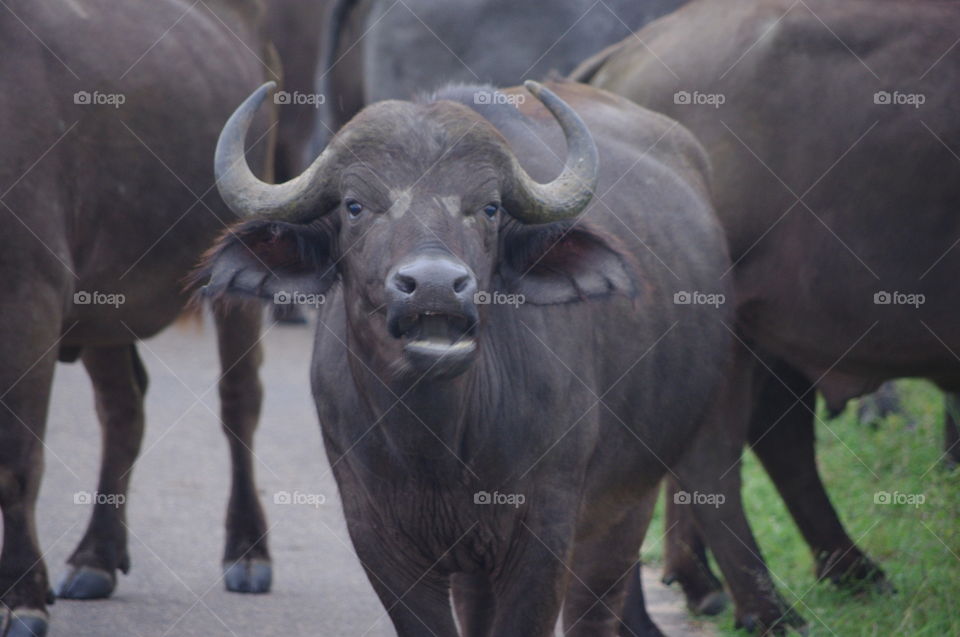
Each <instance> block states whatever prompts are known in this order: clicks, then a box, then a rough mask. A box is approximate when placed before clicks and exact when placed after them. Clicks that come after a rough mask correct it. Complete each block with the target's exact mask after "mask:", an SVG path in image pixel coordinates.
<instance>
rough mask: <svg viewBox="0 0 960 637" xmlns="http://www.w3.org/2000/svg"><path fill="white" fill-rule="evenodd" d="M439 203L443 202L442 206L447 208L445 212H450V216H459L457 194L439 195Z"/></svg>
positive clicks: (458, 198)
mask: <svg viewBox="0 0 960 637" xmlns="http://www.w3.org/2000/svg"><path fill="white" fill-rule="evenodd" d="M440 203H442V204H443V207H444V208H446V209H447V212H449V213H450V216H452V217H459V216H460V197H458V196H457V195H450V196H449V197H440Z"/></svg>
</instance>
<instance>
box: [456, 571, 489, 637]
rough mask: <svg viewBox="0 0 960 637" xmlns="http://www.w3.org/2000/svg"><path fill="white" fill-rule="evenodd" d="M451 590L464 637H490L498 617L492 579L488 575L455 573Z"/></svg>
mask: <svg viewBox="0 0 960 637" xmlns="http://www.w3.org/2000/svg"><path fill="white" fill-rule="evenodd" d="M450 588H451V590H452V593H453V606H454V608H455V609H456V611H457V618H458V619H459V620H460V631H461V632H462V633H463V635H464V637H490V636H491V635H492V634H493V633H492V632H491V631H492V630H493V618H494V616H495V615H496V598H495V597H494V595H493V585H492V584H491V582H490V577H489V576H488V575H487V574H486V573H455V574H454V575H453V576H452V577H451V578H450Z"/></svg>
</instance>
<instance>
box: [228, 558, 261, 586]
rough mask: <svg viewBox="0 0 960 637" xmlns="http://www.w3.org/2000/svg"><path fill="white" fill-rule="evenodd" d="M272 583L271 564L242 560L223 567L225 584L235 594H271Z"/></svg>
mask: <svg viewBox="0 0 960 637" xmlns="http://www.w3.org/2000/svg"><path fill="white" fill-rule="evenodd" d="M272 581H273V570H272V568H271V567H270V562H265V561H263V560H240V561H238V562H233V563H232V564H224V565H223V582H224V584H226V586H227V590H228V591H231V592H233V593H269V592H270V584H271V582H272Z"/></svg>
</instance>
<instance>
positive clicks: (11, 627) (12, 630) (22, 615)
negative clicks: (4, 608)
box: [0, 608, 49, 637]
mask: <svg viewBox="0 0 960 637" xmlns="http://www.w3.org/2000/svg"><path fill="white" fill-rule="evenodd" d="M48 627H49V622H48V621H47V614H46V613H45V612H44V611H42V610H34V609H27V608H23V609H19V610H15V611H13V612H12V613H5V614H4V621H3V624H0V635H2V637H46V635H47V628H48Z"/></svg>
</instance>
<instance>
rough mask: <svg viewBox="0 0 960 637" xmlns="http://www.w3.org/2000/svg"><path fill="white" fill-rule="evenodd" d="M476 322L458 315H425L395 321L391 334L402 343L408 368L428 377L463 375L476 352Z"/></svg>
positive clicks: (408, 316) (408, 315)
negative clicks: (401, 340) (428, 375)
mask: <svg viewBox="0 0 960 637" xmlns="http://www.w3.org/2000/svg"><path fill="white" fill-rule="evenodd" d="M475 331H476V320H475V319H470V318H468V317H466V316H463V315H460V314H447V313H444V312H434V311H425V312H420V313H411V314H407V315H405V316H402V317H398V318H397V320H395V321H394V322H393V323H392V325H391V326H390V333H391V334H392V335H393V336H394V337H396V338H400V339H403V354H404V358H405V359H406V362H407V364H409V365H410V366H411V368H412V369H414V370H419V371H420V372H421V373H426V372H429V373H430V375H431V376H436V377H452V376H456V375H458V374H460V373H462V372H463V371H464V370H465V369H466V368H467V366H468V365H469V364H470V362H471V361H472V360H473V357H474V354H475V353H476V350H477V340H476V334H475Z"/></svg>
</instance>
